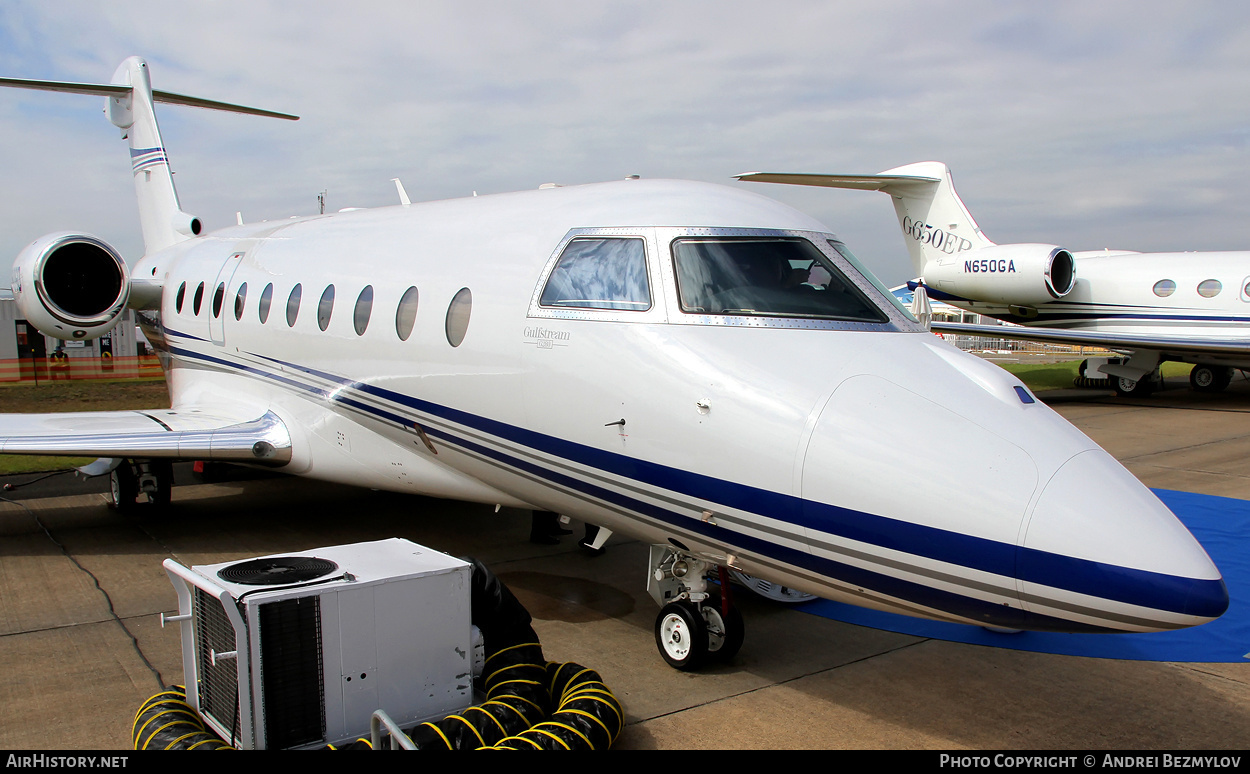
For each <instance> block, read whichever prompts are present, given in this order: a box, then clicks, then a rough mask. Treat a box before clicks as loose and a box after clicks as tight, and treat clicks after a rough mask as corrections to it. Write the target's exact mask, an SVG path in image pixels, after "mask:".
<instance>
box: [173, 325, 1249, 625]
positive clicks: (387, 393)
mask: <svg viewBox="0 0 1250 774" xmlns="http://www.w3.org/2000/svg"><path fill="white" fill-rule="evenodd" d="M172 351H174V352H175V353H177V354H180V355H184V356H189V357H194V358H197V359H202V360H205V361H207V362H211V363H214V364H218V365H221V366H223V367H226V368H233V369H238V370H242V371H245V372H247V373H249V374H254V375H258V376H262V377H267V378H270V379H273V380H275V381H278V382H279V383H282V384H285V385H287V386H288V387H291V388H293V389H296V390H299V391H302V392H308V393H312V394H314V395H317V396H320V397H322V398H326V399H329V400H333V401H337V402H340V403H344V404H345V405H350V406H352V407H353V408H356V409H358V410H362V411H366V412H369V413H371V414H374V415H375V416H378V417H379V418H382V419H385V420H387V421H390V422H394V423H396V424H398V425H400V426H404V427H407V426H409V425H410V424H411V420H409V419H408V418H407V417H403V416H400V415H397V414H394V413H392V412H389V411H385V410H382V409H379V408H377V407H375V406H372V405H370V404H367V403H363V402H360V401H355V400H352V399H350V398H348V397H347V396H345V395H343V394H342V391H341V390H333V391H331V390H325V389H321V388H316V387H310V386H308V385H304V384H302V383H300V382H298V381H295V380H292V379H290V378H288V377H286V376H279V375H277V374H272V373H269V372H267V371H264V370H263V369H258V368H255V367H250V366H244V365H239V364H234V363H230V362H228V361H225V360H222V359H220V358H215V357H211V356H208V355H201V354H199V353H194V352H191V351H188V350H182V349H173V350H172ZM255 357H259V358H261V359H263V360H267V361H269V362H272V363H276V364H279V365H282V366H285V367H288V368H292V369H295V370H297V371H301V372H303V373H306V374H309V375H311V376H315V377H317V378H320V379H323V380H325V381H327V382H331V383H333V384H337V385H339V386H340V387H346V388H348V389H352V390H356V391H358V392H360V393H364V394H366V395H371V396H373V397H375V398H380V399H383V400H386V401H390V402H392V403H395V404H398V405H402V406H405V407H408V408H410V409H413V410H416V411H420V412H423V413H425V414H429V415H433V416H437V417H440V418H442V419H445V420H447V421H449V422H453V423H456V424H459V425H461V426H464V427H469V428H473V429H475V430H478V431H480V432H483V433H486V434H489V435H493V436H495V437H497V438H501V439H504V440H507V441H510V442H512V443H515V444H517V445H519V446H522V447H525V448H529V449H532V450H535V451H539V452H542V453H545V454H549V455H551V456H554V457H559V458H562V459H565V460H568V461H571V462H575V463H577V464H580V465H585V466H588V467H592V468H595V469H597V470H600V471H603V472H605V473H610V474H613V475H616V476H620V477H622V478H627V479H631V480H633V481H637V482H639V483H643V484H647V485H649V486H653V487H656V488H659V489H663V490H667V491H670V492H674V493H677V494H680V495H683V496H686V497H691V498H696V499H699V500H704V501H708V502H714V503H719V504H722V505H725V506H728V507H731V508H734V509H737V510H741V511H746V512H750V513H754V514H758V515H761V516H766V517H768V518H772V519H777V520H779V521H783V522H787V523H790V524H793V525H795V526H800V527H805V528H808V529H812V530H816V531H819V532H824V533H827V534H831V535H836V536H839V537H842V538H845V539H849V540H855V541H859V542H863V543H867V544H871V545H874V546H879V547H881V548H886V549H890V550H895V551H900V552H904V553H908V554H912V555H916V556H922V557H926V558H929V559H934V560H937V561H941V562H946V563H949V564H953V565H957V566H962V567H965V568H969V569H973V570H979V571H982V572H987V573H992V574H995V575H1000V576H1003V577H1007V578H1019V579H1021V580H1025V581H1030V582H1033V583H1038V584H1041V585H1044V586H1050V587H1054V588H1059V589H1065V590H1068V591H1072V592H1076V593H1080V594H1086V595H1089V596H1092V597H1095V598H1101V599H1108V600H1114V601H1118V602H1124V603H1128V604H1133V605H1139V606H1141V607H1146V608H1152V609H1158V610H1166V611H1171V612H1175V613H1181V614H1184V615H1193V616H1201V617H1216V616H1219V615H1220V614H1221V613H1223V611H1224V610H1225V609H1227V606H1228V592H1227V589H1226V588H1225V586H1224V583H1223V581H1222V580H1201V579H1193V578H1185V577H1180V576H1173V575H1164V574H1161V573H1152V572H1147V571H1144V570H1134V569H1131V568H1126V567H1120V566H1117V565H1108V564H1103V563H1099V562H1093V561H1089V560H1084V559H1075V558H1072V557H1067V556H1063V555H1060V554H1053V553H1049V552H1045V551H1038V550H1036V549H1029V548H1024V547H1020V546H1015V545H1012V544H1009V543H1001V542H998V541H994V540H989V539H986V538H979V537H974V536H971V535H966V534H962V533H958V532H953V531H950V530H943V529H939V528H936V527H928V526H924V525H920V524H914V523H910V522H905V521H900V520H898V519H891V518H887V517H883V516H876V515H873V514H870V513H864V512H861V511H855V510H851V509H848V508H842V507H840V506H836V505H831V504H828V503H820V502H815V501H810V500H808V501H804V500H803V499H802V498H800V497H795V496H793V495H786V494H781V493H777V492H770V491H768V490H764V489H759V488H756V487H751V486H747V485H745V484H738V483H735V482H731V481H724V480H721V479H716V478H713V477H711V476H705V475H702V474H699V473H693V472H689V471H683V470H679V469H676V468H671V467H668V466H665V465H660V464H658V463H654V462H648V461H645V460H638V459H635V458H631V457H626V456H624V455H621V454H617V453H615V452H608V451H603V450H601V449H595V448H592V447H589V446H585V445H583V444H579V443H575V442H573V441H568V440H564V439H561V438H556V437H553V436H549V435H545V434H543V433H538V432H535V431H532V430H526V429H524V428H521V427H517V426H515V425H509V424H506V423H504V422H500V421H498V420H493V419H489V418H486V417H482V416H478V415H476V414H471V413H469V412H465V411H462V410H460V409H455V408H451V407H449V406H443V405H440V404H437V403H432V402H430V401H426V400H422V399H420V398H416V397H413V396H409V395H405V394H403V393H398V392H394V391H393V390H388V389H385V388H382V387H378V386H376V385H370V384H366V383H364V382H359V381H354V380H351V379H346V378H344V377H340V376H337V375H335V374H331V373H327V372H325V371H320V370H318V369H314V368H310V367H307V366H302V365H299V364H296V363H290V362H287V361H283V360H279V359H276V358H270V357H266V356H263V355H255ZM425 429H426V431H427V433H428V434H429V435H431V436H437V437H442V438H443V439H444V440H446V441H449V442H454V443H456V444H457V445H462V446H467V445H470V444H472V442H470V441H467V440H465V439H463V438H461V437H459V436H455V435H454V434H448V433H444V432H442V431H439V430H438V429H437V428H425ZM472 446H473V447H474V448H475V450H476V451H477V452H478V453H480V454H486V453H487V450H488V447H485V446H481V445H480V444H472ZM487 456H490V457H492V458H494V459H501V457H507V460H508V464H510V465H513V466H514V467H521V468H524V469H527V470H529V471H530V472H531V473H535V474H537V475H540V476H542V477H543V478H546V479H548V480H551V481H553V482H559V483H562V484H564V485H565V486H570V487H572V488H574V489H577V490H578V491H582V492H585V493H586V494H590V495H592V496H594V497H598V498H600V499H603V500H605V501H607V502H614V503H617V504H618V505H622V506H623V507H627V508H629V509H631V510H635V511H637V512H640V513H644V514H646V515H649V516H652V517H653V518H657V519H660V520H662V521H665V522H666V523H671V524H674V525H680V526H681V527H682V528H684V529H691V530H693V531H698V532H701V533H704V534H707V535H708V537H709V538H712V539H716V537H715V535H713V534H711V533H710V532H709V531H708V530H709V528H707V527H705V526H702V525H701V523H700V522H697V521H696V520H692V519H689V518H686V517H683V516H681V515H680V514H676V513H673V512H671V511H667V510H664V509H661V508H658V507H657V506H652V505H649V504H647V503H643V502H641V501H638V500H635V499H633V498H630V497H628V496H627V495H624V494H622V493H620V492H618V491H616V490H609V489H605V488H603V487H599V486H597V485H594V484H590V483H588V482H585V481H583V480H582V479H578V478H575V477H571V476H567V475H565V474H562V473H557V472H555V471H553V470H551V469H550V468H546V467H542V466H540V465H536V464H534V463H530V462H524V461H521V460H518V459H517V458H515V457H514V456H512V455H508V454H506V453H505V452H500V451H497V450H493V449H489V454H487ZM501 461H502V459H501ZM722 534H723V533H722ZM735 540H736V541H737V542H744V541H751V542H752V543H754V544H755V548H754V550H758V551H759V552H760V553H762V554H764V555H768V556H777V553H778V550H780V549H781V548H782V547H780V546H777V545H776V544H774V543H769V542H767V541H761V540H758V539H755V538H749V537H747V536H744V535H741V534H740V533H735ZM744 547H746V546H745V545H744ZM785 551H786V552H787V553H794V554H796V555H797V557H796V558H786V559H785V561H787V562H788V563H791V564H796V565H799V566H804V567H808V568H809V569H812V570H814V571H816V572H819V573H821V574H826V575H829V577H833V578H839V579H843V580H846V581H847V582H855V581H850V580H849V578H848V577H847V576H848V575H851V574H854V573H864V572H869V571H866V570H860V569H859V568H854V567H851V566H850V565H844V564H841V563H838V562H833V561H831V560H826V559H823V558H820V557H815V556H812V555H811V554H807V553H805V552H796V551H793V550H792V549H785ZM777 558H780V557H777ZM852 571H853V572H852ZM869 575H871V576H873V577H874V578H875V580H874V581H873V582H869V583H867V587H869V588H873V589H877V590H880V591H881V592H882V593H887V594H890V595H892V596H899V597H900V598H902V599H909V600H913V601H916V602H918V603H920V604H928V603H925V602H922V601H921V599H920V598H919V597H923V596H925V595H926V594H927V593H928V592H927V591H926V592H921V591H920V590H922V589H925V590H928V591H933V590H932V589H929V587H927V586H920V585H917V584H907V583H906V582H904V581H900V580H898V579H896V578H892V577H891V576H886V575H880V574H877V573H869ZM866 580H867V579H866ZM898 584H905V585H906V586H907V587H908V588H906V589H899V591H904V590H906V591H907V593H905V594H899V593H895V592H891V591H888V590H887V589H886V588H885V587H894V586H897V585H898ZM860 585H864V584H860ZM941 593H945V592H941ZM949 596H950V597H951V598H952V599H948V600H946V602H945V603H944V604H941V605H930V606H935V607H937V609H942V610H949V611H950V612H952V613H955V614H956V615H960V616H964V617H968V618H972V619H974V620H985V621H986V622H987V623H988V622H989V619H988V618H986V617H985V616H986V614H987V611H986V610H983V609H980V608H981V606H983V605H989V606H990V607H997V608H1001V607H1002V606H1001V605H990V604H989V603H985V602H981V601H980V600H976V599H971V598H968V597H963V596H960V595H955V594H950V595H949ZM955 599H958V600H963V603H962V604H960V605H958V606H957V607H959V608H961V609H964V610H965V611H964V612H957V611H956V610H955V609H952V608H951V607H950V604H951V603H952V602H953V600H955ZM970 603H976V604H975V605H973V607H974V608H976V611H979V614H977V612H976V611H974V610H969V609H967V608H968V605H969V604H970ZM1003 612H1006V611H1004V610H998V611H997V614H998V615H1001V614H1002V613H1003ZM999 625H1010V624H1006V623H1004V624H999ZM1072 625H1073V624H1072V622H1070V621H1069V622H1065V626H1072Z"/></svg>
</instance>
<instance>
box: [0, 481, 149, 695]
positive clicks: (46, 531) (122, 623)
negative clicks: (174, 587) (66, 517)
mask: <svg viewBox="0 0 1250 774" xmlns="http://www.w3.org/2000/svg"><path fill="white" fill-rule="evenodd" d="M0 501H3V502H6V503H10V504H12V505H16V506H18V507H19V508H22V509H23V510H25V511H26V512H27V513H29V514H30V517H31V518H32V519H34V520H35V523H36V524H37V525H39V529H41V530H43V534H45V535H47V536H48V540H51V541H52V544H53V545H55V546H56V547H57V548H59V549H61V553H62V554H63V555H64V556H65V558H66V559H69V560H70V562H72V563H73V564H74V566H75V567H77V568H78V569H79V570H81V571H82V572H83V573H85V574H86V575H87V577H88V578H91V582H92V583H94V584H95V587H96V589H97V590H98V591H99V592H100V593H101V594H102V595H103V596H104V601H105V602H106V603H107V604H108V609H109V615H110V616H111V617H112V619H113V620H114V621H116V622H117V625H118V626H119V627H121V630H122V632H124V633H125V635H126V636H127V637H129V638H130V644H131V646H132V647H133V648H134V651H135V654H136V655H138V656H139V658H140V660H142V661H143V663H144V665H146V666H147V668H148V669H149V670H150V671H151V672H152V675H153V676H154V677H155V678H156V683H157V685H158V686H159V687H161V688H164V687H165V679H164V678H163V677H161V673H160V670H158V669H157V668H156V667H155V666H153V665H152V662H151V661H148V657H147V656H146V655H144V653H143V649H142V648H140V647H139V640H138V639H136V638H135V635H134V633H133V632H131V631H130V628H129V627H127V626H126V622H125V621H123V620H122V618H121V616H119V615H118V614H117V610H116V609H115V608H114V607H113V598H112V597H111V596H109V593H108V591H106V590H105V588H104V587H103V586H102V585H100V579H99V578H97V577H96V576H95V573H93V572H91V570H88V569H87V568H86V567H84V566H83V565H82V563H81V562H79V561H78V559H77V558H75V557H74V555H73V554H71V553H70V552H69V549H67V548H66V547H65V545H64V544H63V543H61V541H59V540H57V539H56V538H55V537H53V535H52V532H51V531H50V530H49V529H48V527H47V525H45V524H44V523H43V520H42V519H40V518H39V516H38V514H36V513H35V512H34V511H33V510H31V509H30V508H28V507H26V505H24V504H23V503H21V502H19V501H17V500H10V499H9V498H7V497H0ZM107 620H108V619H103V621H107ZM103 621H101V622H103ZM96 623H100V622H96ZM74 625H77V624H74ZM51 628H65V627H51Z"/></svg>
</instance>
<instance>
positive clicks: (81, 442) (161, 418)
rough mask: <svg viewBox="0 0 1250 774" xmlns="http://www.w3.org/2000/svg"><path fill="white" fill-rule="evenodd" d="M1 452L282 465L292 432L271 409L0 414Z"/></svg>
mask: <svg viewBox="0 0 1250 774" xmlns="http://www.w3.org/2000/svg"><path fill="white" fill-rule="evenodd" d="M0 454H41V455H48V456H62V457H64V456H68V457H121V458H129V459H188V460H222V461H226V462H250V463H254V464H258V465H270V466H281V465H285V464H286V463H288V462H290V460H291V436H290V434H289V433H288V432H287V429H286V426H285V425H283V424H282V421H281V420H280V419H278V417H277V416H276V415H274V414H273V412H268V413H266V414H265V415H264V416H261V417H260V418H258V419H251V420H247V419H242V421H241V420H240V418H239V417H228V416H223V415H219V414H210V413H204V412H199V411H174V410H170V409H161V410H151V411H82V412H73V413H64V414H0Z"/></svg>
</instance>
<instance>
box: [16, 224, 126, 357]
mask: <svg viewBox="0 0 1250 774" xmlns="http://www.w3.org/2000/svg"><path fill="white" fill-rule="evenodd" d="M13 296H14V298H15V299H16V301H17V307H18V309H19V310H20V312H21V314H22V316H23V317H24V318H25V319H26V321H27V322H28V323H30V324H31V325H33V326H35V328H37V329H38V330H39V332H40V333H43V334H45V335H47V336H53V337H55V338H58V339H71V340H72V339H94V338H98V337H99V336H102V335H104V334H105V333H108V332H109V331H110V330H112V329H113V327H114V326H115V325H117V321H118V320H120V319H121V316H122V312H124V311H125V309H126V302H127V301H128V300H129V297H130V273H129V271H128V270H127V268H126V262H125V261H123V260H122V258H121V256H120V255H119V254H118V253H117V251H116V250H114V249H113V248H112V247H110V246H109V245H108V243H106V242H105V241H104V240H102V239H99V238H97V237H94V236H91V235H89V234H75V233H71V232H62V233H56V234H49V235H47V236H44V237H40V238H39V239H37V240H35V241H34V242H33V243H32V244H30V245H29V246H28V247H27V248H26V249H25V250H23V251H22V252H21V254H20V255H18V257H17V260H16V261H15V262H14V264H13Z"/></svg>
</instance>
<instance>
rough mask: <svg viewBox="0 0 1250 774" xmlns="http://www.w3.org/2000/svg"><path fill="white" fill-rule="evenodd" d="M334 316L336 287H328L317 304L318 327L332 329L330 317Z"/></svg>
mask: <svg viewBox="0 0 1250 774" xmlns="http://www.w3.org/2000/svg"><path fill="white" fill-rule="evenodd" d="M332 314H334V286H333V285H327V286H326V289H325V290H324V291H323V292H322V294H321V301H320V302H318V304H317V327H318V328H320V329H321V330H323V331H324V330H325V329H326V328H329V327H330V316H331V315H332Z"/></svg>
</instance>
